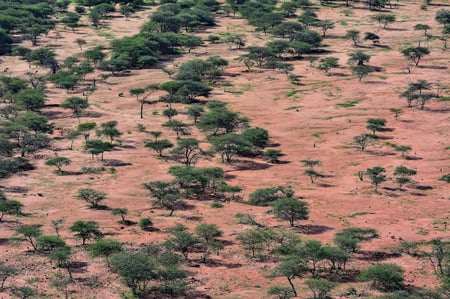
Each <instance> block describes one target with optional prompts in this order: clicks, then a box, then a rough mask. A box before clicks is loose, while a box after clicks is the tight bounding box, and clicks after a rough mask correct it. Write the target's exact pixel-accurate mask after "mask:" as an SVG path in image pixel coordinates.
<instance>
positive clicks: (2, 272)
mask: <svg viewBox="0 0 450 299" xmlns="http://www.w3.org/2000/svg"><path fill="white" fill-rule="evenodd" d="M17 274H19V270H18V269H17V268H15V267H13V266H7V265H5V263H4V262H0V291H3V290H4V288H5V282H6V280H7V279H8V278H10V277H12V276H15V275H17Z"/></svg>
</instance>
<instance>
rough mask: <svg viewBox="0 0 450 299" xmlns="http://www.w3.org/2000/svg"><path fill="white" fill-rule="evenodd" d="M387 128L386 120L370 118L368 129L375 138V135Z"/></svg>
mask: <svg viewBox="0 0 450 299" xmlns="http://www.w3.org/2000/svg"><path fill="white" fill-rule="evenodd" d="M385 126H386V120H385V119H384V118H369V119H368V120H367V127H366V128H367V129H369V130H370V131H372V134H373V136H375V133H376V132H379V131H383V130H384V127H385Z"/></svg>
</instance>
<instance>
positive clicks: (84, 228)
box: [69, 220, 102, 246]
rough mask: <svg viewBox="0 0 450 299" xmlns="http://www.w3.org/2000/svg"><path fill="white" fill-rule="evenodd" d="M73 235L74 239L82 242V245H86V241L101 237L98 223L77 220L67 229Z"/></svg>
mask: <svg viewBox="0 0 450 299" xmlns="http://www.w3.org/2000/svg"><path fill="white" fill-rule="evenodd" d="M69 230H70V231H71V232H73V233H74V234H75V237H77V238H79V239H81V240H82V245H83V246H84V245H86V241H87V240H90V239H96V238H99V237H101V235H102V233H101V232H100V230H99V226H98V223H97V222H95V221H82V220H78V221H75V223H74V224H73V225H72V226H71V227H70V228H69Z"/></svg>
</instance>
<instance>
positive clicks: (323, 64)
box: [317, 57, 339, 75]
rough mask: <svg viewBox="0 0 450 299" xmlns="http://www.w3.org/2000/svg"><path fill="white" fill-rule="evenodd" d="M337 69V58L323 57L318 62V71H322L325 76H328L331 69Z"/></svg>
mask: <svg viewBox="0 0 450 299" xmlns="http://www.w3.org/2000/svg"><path fill="white" fill-rule="evenodd" d="M337 67H339V58H337V57H325V58H321V59H320V60H319V66H318V67H317V68H318V69H319V70H323V71H324V72H325V74H327V75H329V71H330V70H331V69H332V68H337Z"/></svg>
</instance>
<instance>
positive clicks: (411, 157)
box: [405, 155, 422, 161]
mask: <svg viewBox="0 0 450 299" xmlns="http://www.w3.org/2000/svg"><path fill="white" fill-rule="evenodd" d="M405 160H411V161H415V160H422V158H421V157H417V156H410V155H407V156H405Z"/></svg>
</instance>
